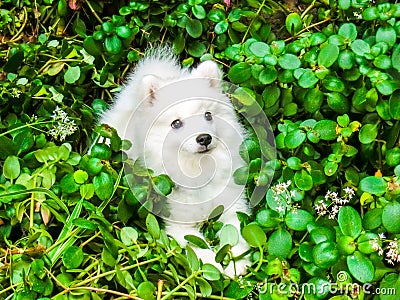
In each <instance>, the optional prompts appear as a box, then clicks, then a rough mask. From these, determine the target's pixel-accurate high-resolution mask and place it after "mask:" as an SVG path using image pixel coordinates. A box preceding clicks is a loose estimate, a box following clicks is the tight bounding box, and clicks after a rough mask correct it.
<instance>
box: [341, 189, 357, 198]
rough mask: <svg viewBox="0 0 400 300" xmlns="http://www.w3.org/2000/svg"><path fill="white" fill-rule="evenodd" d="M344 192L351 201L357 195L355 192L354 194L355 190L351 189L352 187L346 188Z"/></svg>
mask: <svg viewBox="0 0 400 300" xmlns="http://www.w3.org/2000/svg"><path fill="white" fill-rule="evenodd" d="M343 191H344V192H345V193H346V195H345V196H346V197H348V198H349V199H352V198H353V196H354V195H355V192H354V190H353V189H352V188H351V187H349V186H348V187H345V188H344V189H343Z"/></svg>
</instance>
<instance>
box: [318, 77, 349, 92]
mask: <svg viewBox="0 0 400 300" xmlns="http://www.w3.org/2000/svg"><path fill="white" fill-rule="evenodd" d="M322 84H323V86H324V87H325V88H326V89H327V90H328V91H332V92H342V91H343V90H344V88H345V86H344V83H343V81H341V80H340V79H339V78H337V77H334V76H327V77H326V78H325V79H324V80H323V81H322Z"/></svg>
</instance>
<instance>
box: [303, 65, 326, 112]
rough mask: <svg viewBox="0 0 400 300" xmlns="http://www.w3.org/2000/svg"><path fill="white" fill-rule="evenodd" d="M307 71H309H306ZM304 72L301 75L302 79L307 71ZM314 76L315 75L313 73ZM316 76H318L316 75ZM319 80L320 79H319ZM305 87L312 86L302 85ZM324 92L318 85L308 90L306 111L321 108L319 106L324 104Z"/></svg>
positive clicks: (305, 103)
mask: <svg viewBox="0 0 400 300" xmlns="http://www.w3.org/2000/svg"><path fill="white" fill-rule="evenodd" d="M306 72H307V71H306ZM306 72H304V73H303V75H301V76H300V79H301V78H302V77H303V76H304V74H305V73H306ZM313 76H314V75H313ZM315 78H316V77H315ZM300 79H299V84H300ZM317 80H318V79H317ZM302 87H303V88H310V87H312V86H310V87H305V86H302ZM323 97H324V93H322V92H321V91H320V90H319V88H318V87H315V88H313V89H309V90H308V91H307V94H306V95H305V99H304V100H305V101H304V108H305V110H306V111H308V112H310V113H314V112H316V111H318V110H319V108H320V107H321V105H322V102H323V99H324V98H323Z"/></svg>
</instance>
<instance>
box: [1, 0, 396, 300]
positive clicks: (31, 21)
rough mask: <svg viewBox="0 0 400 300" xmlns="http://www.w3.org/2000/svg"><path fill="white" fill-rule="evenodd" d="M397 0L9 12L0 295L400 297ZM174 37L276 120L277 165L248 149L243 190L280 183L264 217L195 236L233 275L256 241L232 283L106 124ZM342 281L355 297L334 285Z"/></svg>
mask: <svg viewBox="0 0 400 300" xmlns="http://www.w3.org/2000/svg"><path fill="white" fill-rule="evenodd" d="M392 2H394V1H391V2H385V1H351V0H338V1H308V0H303V1H299V3H298V4H299V5H296V6H295V7H294V6H293V5H291V3H290V1H283V2H279V1H262V2H261V1H253V0H251V1H250V0H249V1H225V2H223V1H215V0H211V1H206V0H187V1H185V0H179V1H175V2H174V1H170V2H165V1H164V2H162V1H118V2H115V3H114V2H113V3H111V2H110V1H84V2H83V1H74V0H69V1H66V0H38V1H35V3H33V2H32V3H31V1H26V0H23V1H17V0H7V1H3V2H2V3H1V4H0V10H1V18H0V27H1V29H2V31H1V37H2V38H1V44H2V52H1V55H0V59H1V65H0V77H1V80H0V86H1V90H0V93H1V97H0V167H1V172H0V298H12V297H13V299H38V298H41V299H47V298H50V297H53V298H55V299H75V298H85V299H90V298H93V299H102V298H104V299H108V298H110V297H138V298H142V299H156V298H157V299H169V298H171V299H172V298H179V297H182V298H189V299H195V298H199V297H204V298H207V297H208V298H211V299H216V298H218V299H220V298H221V297H225V298H224V299H246V298H248V299H257V298H259V299H288V298H292V297H293V296H294V294H293V290H290V289H289V285H290V284H291V283H296V284H300V285H301V284H305V283H307V284H312V285H313V286H315V287H316V290H315V291H309V292H305V293H304V294H303V295H302V296H301V297H304V299H334V300H337V299H350V295H352V290H351V289H349V288H348V287H344V285H345V284H346V283H353V284H355V283H359V284H362V283H371V284H372V285H373V286H374V287H378V286H379V287H380V288H385V289H389V288H395V289H397V293H399V292H400V290H399V289H400V279H399V276H398V270H399V264H398V263H399V260H400V259H399V258H398V256H396V255H395V254H396V253H397V254H398V251H399V246H398V243H397V242H396V241H397V239H398V238H399V234H400V223H399V217H398V216H399V214H400V204H399V193H400V189H399V176H400V150H399V148H400V144H399V138H400V136H399V132H400V92H399V88H400V77H399V75H398V71H400V46H399V40H398V36H399V34H400V25H399V24H400V4H398V3H392ZM228 3H230V4H228ZM295 10H296V11H295ZM277 24H278V25H277ZM160 41H161V43H163V42H169V43H171V44H172V46H173V48H174V50H175V52H176V53H177V54H179V55H180V56H181V59H182V62H183V64H184V65H186V66H190V65H195V64H196V63H197V62H199V61H203V60H207V59H214V60H216V61H217V62H220V63H221V65H223V68H224V71H225V73H226V74H227V79H229V80H230V81H231V82H232V83H234V84H237V85H239V87H240V88H239V89H237V90H236V91H235V92H234V94H233V95H232V97H233V98H234V99H235V105H236V106H237V109H238V110H239V111H240V112H242V113H244V114H245V115H246V116H248V120H247V121H248V122H249V123H252V122H254V123H256V122H257V114H258V113H259V110H260V108H261V109H262V110H263V112H264V113H265V114H266V115H267V116H268V118H269V120H270V123H271V124H272V127H273V130H274V133H275V137H276V138H275V142H276V148H277V150H278V155H277V157H278V158H277V159H276V160H274V161H271V162H268V163H262V158H265V157H268V153H269V150H270V149H269V148H268V145H266V144H267V143H265V141H264V140H263V139H265V140H266V139H267V138H268V137H266V136H262V139H260V140H257V139H256V138H254V137H253V136H250V137H249V138H247V139H246V140H245V141H244V142H243V143H242V146H241V148H240V155H241V157H242V158H243V159H244V160H245V161H246V163H247V164H248V165H247V166H245V167H243V168H241V169H238V170H236V172H235V174H234V179H235V182H236V183H238V184H247V192H248V194H251V192H252V191H253V190H254V189H255V188H256V187H259V186H266V185H267V184H268V183H269V182H270V180H272V181H273V187H272V188H270V189H269V190H268V192H267V194H266V197H265V199H263V201H261V203H259V205H258V206H257V207H255V208H254V213H253V215H252V216H244V215H241V216H240V220H241V221H242V223H243V227H242V231H241V232H240V233H239V232H237V230H236V229H235V228H234V227H232V226H229V225H225V226H223V225H222V224H221V222H220V221H219V220H218V216H219V214H216V216H213V217H212V218H210V220H209V221H208V222H207V223H206V224H205V225H204V226H203V229H204V234H205V239H204V240H203V239H201V238H199V237H197V236H190V235H188V236H186V237H185V238H186V239H187V240H188V241H189V242H190V243H191V244H193V245H195V246H197V247H200V248H204V249H206V248H209V247H210V245H211V247H212V248H215V250H216V252H217V257H216V261H218V262H219V263H222V264H226V263H228V260H229V259H231V258H232V259H234V260H235V259H237V258H235V257H232V256H233V255H232V253H231V251H230V248H231V246H234V245H235V244H237V242H238V238H239V234H241V235H242V236H243V237H244V238H245V240H246V241H247V242H248V243H249V245H250V246H251V250H250V253H249V257H250V259H251V262H252V265H251V267H250V268H249V272H248V274H247V275H245V276H244V277H243V278H240V279H236V278H235V279H227V278H224V276H222V275H221V274H220V272H219V270H218V269H217V268H216V267H214V266H213V265H210V264H203V263H202V262H200V261H199V259H198V258H197V257H196V254H195V252H194V251H193V250H192V249H191V248H190V247H189V246H188V247H187V248H186V249H181V247H180V246H179V245H178V244H177V243H176V241H175V240H173V239H171V238H169V237H168V236H167V235H166V233H165V231H164V229H163V227H162V226H161V225H160V224H159V221H158V220H157V218H155V217H154V216H153V215H152V214H150V213H148V211H147V209H146V207H151V208H152V209H153V211H156V212H162V211H163V210H165V206H164V205H163V204H164V198H163V197H164V196H165V195H168V194H169V193H170V192H171V191H172V189H173V188H174V184H173V182H171V180H170V179H169V178H168V177H167V176H165V175H159V176H154V175H153V174H152V172H151V171H148V170H144V169H143V168H141V167H140V166H138V165H135V164H134V165H129V166H128V167H129V168H131V171H132V172H129V174H128V173H124V167H123V162H124V161H125V160H126V155H125V153H124V151H125V150H127V149H128V148H129V143H128V142H126V141H121V139H120V138H119V137H118V135H117V134H116V131H115V130H114V129H112V128H109V127H107V126H105V125H103V126H95V124H96V119H97V118H98V116H99V115H100V114H101V113H102V111H103V110H104V109H106V107H107V103H108V102H110V100H111V99H112V93H114V92H116V91H118V90H119V89H120V86H121V80H122V79H123V78H124V77H125V76H126V75H127V71H128V70H129V69H130V67H131V66H133V65H134V63H135V62H136V61H138V60H139V59H140V57H141V56H142V54H143V52H144V50H145V49H146V48H147V47H148V46H149V45H155V44H159V43H160ZM248 125H252V124H248ZM248 127H249V129H250V127H251V126H248ZM259 131H260V132H261V130H259ZM257 134H258V132H257ZM106 139H108V141H109V143H105V142H104V140H106ZM89 141H90V142H89ZM89 150H90V151H89ZM271 166H273V169H274V170H275V174H274V175H273V178H271V177H272V175H271V174H270V172H269V168H270V167H271ZM125 167H126V166H125ZM382 234H384V235H385V237H383V235H382ZM339 274H340V275H343V274H345V275H346V276H345V277H346V278H342V277H339ZM326 278H329V280H327V279H326ZM330 280H332V282H330ZM280 283H282V284H286V286H287V288H286V289H283V290H282V289H280V288H278V287H277V285H275V286H274V285H273V284H280ZM332 284H334V285H337V286H335V287H342V289H341V290H340V291H341V294H342V295H334V294H329V292H328V291H327V290H324V288H326V287H327V286H329V285H332ZM222 295H223V296H222ZM376 297H377V298H376V299H382V300H392V299H397V298H396V297H397V296H396V295H395V294H391V295H389V294H388V295H383V294H382V295H379V296H376ZM364 298H365V299H367V295H365V294H362V293H361V294H360V296H358V299H364ZM221 299H222V298H221Z"/></svg>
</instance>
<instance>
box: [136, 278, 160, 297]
mask: <svg viewBox="0 0 400 300" xmlns="http://www.w3.org/2000/svg"><path fill="white" fill-rule="evenodd" d="M155 291H156V287H155V286H154V284H153V283H152V282H150V281H144V282H141V283H140V284H139V286H138V287H137V293H138V296H139V297H140V298H142V299H149V300H151V299H155V296H154V292H155Z"/></svg>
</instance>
